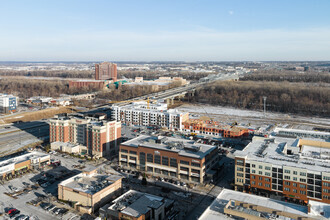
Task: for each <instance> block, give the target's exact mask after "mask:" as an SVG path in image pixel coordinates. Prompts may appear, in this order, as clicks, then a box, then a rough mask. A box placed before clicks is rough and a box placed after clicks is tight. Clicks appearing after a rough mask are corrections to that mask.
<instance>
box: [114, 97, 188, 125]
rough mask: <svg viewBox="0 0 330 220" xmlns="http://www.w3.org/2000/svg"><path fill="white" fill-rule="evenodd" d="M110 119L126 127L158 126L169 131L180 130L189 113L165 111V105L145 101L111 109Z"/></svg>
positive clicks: (172, 110) (173, 110)
mask: <svg viewBox="0 0 330 220" xmlns="http://www.w3.org/2000/svg"><path fill="white" fill-rule="evenodd" d="M111 109H112V118H113V119H115V120H117V121H121V122H122V123H124V124H127V125H138V126H158V127H166V128H168V129H170V130H181V129H182V128H183V125H182V123H183V122H184V121H186V120H188V119H189V113H183V112H179V111H178V110H176V109H170V110H167V104H165V103H156V104H151V103H150V104H148V103H147V102H145V101H140V102H134V103H132V104H128V105H124V106H119V105H115V106H112V107H111Z"/></svg>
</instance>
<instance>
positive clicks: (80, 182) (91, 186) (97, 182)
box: [59, 173, 122, 195]
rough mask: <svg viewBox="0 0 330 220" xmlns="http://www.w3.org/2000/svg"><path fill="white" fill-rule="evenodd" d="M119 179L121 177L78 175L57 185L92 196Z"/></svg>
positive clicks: (96, 174) (94, 174) (95, 174)
mask: <svg viewBox="0 0 330 220" xmlns="http://www.w3.org/2000/svg"><path fill="white" fill-rule="evenodd" d="M121 178H122V176H119V175H104V174H98V173H93V174H86V173H79V174H78V175H76V176H73V177H71V178H69V179H67V180H64V181H62V182H61V183H60V184H59V185H61V186H65V187H68V188H70V189H73V190H77V191H80V192H84V193H87V194H91V195H93V194H95V193H97V192H99V191H101V190H102V189H104V188H106V187H108V186H110V185H111V184H113V183H114V182H116V181H117V180H119V179H121Z"/></svg>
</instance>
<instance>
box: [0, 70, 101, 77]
mask: <svg viewBox="0 0 330 220" xmlns="http://www.w3.org/2000/svg"><path fill="white" fill-rule="evenodd" d="M94 75H95V73H94V72H93V71H92V70H79V71H78V70H34V71H25V70H24V71H23V70H0V76H34V77H38V76H39V77H60V78H94Z"/></svg>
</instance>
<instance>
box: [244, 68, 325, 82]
mask: <svg viewBox="0 0 330 220" xmlns="http://www.w3.org/2000/svg"><path fill="white" fill-rule="evenodd" d="M240 80H243V81H275V82H283V81H288V82H306V83H313V82H323V83H330V73H329V72H313V71H308V72H297V71H288V70H258V71H257V72H255V73H252V74H249V75H246V76H244V77H243V78H241V79H240Z"/></svg>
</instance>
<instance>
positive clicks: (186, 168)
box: [180, 167, 189, 172]
mask: <svg viewBox="0 0 330 220" xmlns="http://www.w3.org/2000/svg"><path fill="white" fill-rule="evenodd" d="M180 170H182V171H186V172H188V171H189V168H188V167H180Z"/></svg>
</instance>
